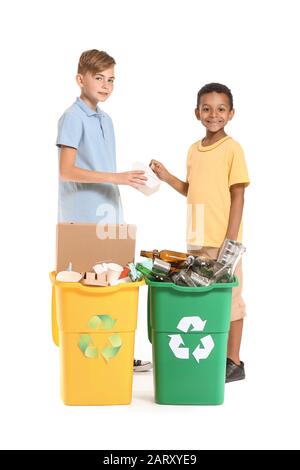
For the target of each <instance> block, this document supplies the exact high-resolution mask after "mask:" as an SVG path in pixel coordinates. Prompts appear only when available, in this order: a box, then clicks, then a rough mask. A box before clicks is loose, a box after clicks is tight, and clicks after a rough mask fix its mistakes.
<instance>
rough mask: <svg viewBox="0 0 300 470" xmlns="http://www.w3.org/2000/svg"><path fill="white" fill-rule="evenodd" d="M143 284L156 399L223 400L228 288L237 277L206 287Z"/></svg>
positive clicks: (185, 402) (167, 402)
mask: <svg viewBox="0 0 300 470" xmlns="http://www.w3.org/2000/svg"><path fill="white" fill-rule="evenodd" d="M146 283H147V284H148V336H149V340H150V342H151V343H152V351H153V370H154V388H155V401H156V403H160V404H165V405H220V404H222V403H223V402H224V388H225V369H226V354H227V339H228V331H229V326H230V312H231V299H232V288H233V287H235V286H237V285H238V283H237V279H236V278H234V282H232V283H227V284H213V285H212V286H209V287H182V286H177V285H175V284H172V283H165V282H153V281H149V280H147V279H146Z"/></svg>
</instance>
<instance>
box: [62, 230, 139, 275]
mask: <svg viewBox="0 0 300 470" xmlns="http://www.w3.org/2000/svg"><path fill="white" fill-rule="evenodd" d="M135 240H136V226H135V225H127V224H122V225H100V224H75V223H59V224H57V232H56V272H59V271H64V270H65V269H66V268H67V266H68V264H69V262H71V263H72V268H73V271H78V272H80V273H82V272H86V271H91V269H92V267H93V266H94V265H95V264H97V263H100V262H103V261H104V262H113V263H118V264H121V265H122V266H125V265H126V264H127V263H132V262H134V255H135Z"/></svg>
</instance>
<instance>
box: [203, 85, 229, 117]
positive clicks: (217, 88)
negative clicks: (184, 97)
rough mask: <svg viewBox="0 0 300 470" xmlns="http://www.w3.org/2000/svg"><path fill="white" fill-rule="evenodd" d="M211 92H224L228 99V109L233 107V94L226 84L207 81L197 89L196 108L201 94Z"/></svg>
mask: <svg viewBox="0 0 300 470" xmlns="http://www.w3.org/2000/svg"><path fill="white" fill-rule="evenodd" d="M212 92H216V93H224V94H225V95H226V96H227V97H228V99H229V105H230V111H231V110H232V109H233V96H232V93H231V90H230V89H229V88H228V87H227V86H226V85H222V84H221V83H208V84H207V85H204V86H203V87H202V88H201V89H200V90H199V91H198V95H197V108H199V104H200V99H201V96H203V95H206V93H212Z"/></svg>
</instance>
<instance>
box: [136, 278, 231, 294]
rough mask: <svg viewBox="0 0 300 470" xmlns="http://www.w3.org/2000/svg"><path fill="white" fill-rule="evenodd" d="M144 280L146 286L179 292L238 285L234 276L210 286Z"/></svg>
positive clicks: (207, 290)
mask: <svg viewBox="0 0 300 470" xmlns="http://www.w3.org/2000/svg"><path fill="white" fill-rule="evenodd" d="M145 282H146V284H147V285H148V286H151V287H158V288H162V289H164V288H165V289H166V288H171V289H174V290H178V291H179V292H192V293H193V292H195V293H196V292H198V293H199V292H209V291H211V290H213V289H228V288H232V287H236V286H238V279H237V277H236V276H234V279H233V281H232V282H224V283H215V284H211V285H210V286H207V287H205V286H201V287H189V286H178V285H177V284H174V283H173V282H157V281H150V280H149V279H147V278H145Z"/></svg>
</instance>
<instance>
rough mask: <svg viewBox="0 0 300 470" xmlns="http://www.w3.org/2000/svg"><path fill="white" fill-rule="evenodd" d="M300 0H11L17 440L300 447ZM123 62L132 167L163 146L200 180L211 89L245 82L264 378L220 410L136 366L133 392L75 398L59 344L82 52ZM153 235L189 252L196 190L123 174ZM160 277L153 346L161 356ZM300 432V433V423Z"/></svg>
mask: <svg viewBox="0 0 300 470" xmlns="http://www.w3.org/2000/svg"><path fill="white" fill-rule="evenodd" d="M297 3H298V2H297V1H289V0H286V1H284V2H283V1H274V0H273V1H263V2H262V1H259V2H258V1H257V2H256V1H253V0H252V1H251V2H250V1H248V2H247V1H244V2H241V1H234V0H227V1H226V2H224V1H218V0H215V1H214V2H207V1H206V2H204V1H201V0H197V1H193V0H186V1H184V2H183V1H175V0H173V1H166V0H151V1H138V0H136V1H134V0H131V1H129V0H125V1H121V0H120V1H116V0H110V1H105V2H104V1H102V0H97V1H92V0H85V1H84V2H79V1H77V0H72V1H63V0H62V1H61V2H59V3H57V4H56V3H54V2H50V1H44V2H38V1H32V0H27V1H26V2H22V1H13V0H11V1H10V2H9V3H7V2H6V3H5V4H3V5H2V7H1V9H2V11H1V28H0V31H1V59H0V66H1V91H2V93H1V95H2V96H1V105H2V112H1V135H2V138H1V174H2V178H1V185H0V189H1V208H2V217H1V220H2V224H1V226H2V230H1V247H2V250H1V341H0V348H1V350H0V351H1V368H0V380H1V386H0V395H1V397H0V409H1V418H0V419H1V424H0V430H1V439H0V442H1V444H0V445H1V447H2V448H22V449H32V448H33V449H39V448H44V449H45V448H50V449H60V448H61V449H63V448H65V449H75V448H79V449H90V448H94V449H116V448H121V449H126V448H128V449H138V448H144V449H220V448H228V449H240V448H241V449H246V448H250V449H251V448H252V449H260V448H271V449H274V448H299V432H298V431H299V429H298V427H299V425H298V423H299V419H300V413H299V393H300V390H299V388H300V387H299V385H300V380H299V375H300V371H299V350H300V342H299V331H300V320H299V318H300V314H299V305H298V289H299V282H298V279H299V250H298V242H299V229H298V226H299V224H298V220H297V219H298V217H299V215H298V214H299V209H298V200H299V197H298V190H297V188H298V187H299V183H298V182H299V173H298V170H299V144H298V128H299V109H300V108H299V80H300V77H299V71H298V69H297V63H298V62H299V41H300V38H299V24H298V14H297ZM90 48H98V49H103V50H106V51H107V52H108V53H109V54H111V55H112V56H113V57H114V58H115V59H116V61H117V66H116V77H117V78H116V85H115V91H114V93H113V96H112V97H111V98H110V99H109V101H108V102H107V103H105V104H104V105H103V109H104V110H105V111H107V112H108V113H109V114H110V115H111V116H112V118H113V121H114V125H115V131H116V136H117V160H118V168H119V170H120V171H121V170H122V171H125V170H127V169H130V168H131V164H132V162H133V161H136V160H139V161H144V162H146V163H147V162H149V161H150V159H151V158H153V157H156V158H158V159H160V160H162V161H163V162H164V163H165V165H166V166H167V168H168V169H169V170H170V171H171V172H173V173H174V174H176V175H177V176H178V177H181V178H182V179H184V178H185V159H186V152H187V148H188V147H189V145H190V144H191V143H193V142H194V141H196V140H198V139H199V138H201V137H202V136H203V128H202V127H201V124H199V122H198V121H197V120H196V119H195V117H194V107H195V100H196V95H197V91H198V89H199V88H200V87H201V86H202V85H204V84H205V83H208V82H211V81H218V82H221V83H225V84H227V85H228V86H229V87H230V88H231V89H232V92H233V95H234V102H235V108H236V115H235V117H234V119H233V121H232V122H231V123H230V125H229V126H228V129H227V132H228V133H229V134H230V135H232V136H233V137H234V138H235V139H236V140H238V141H239V142H240V143H241V144H242V146H243V147H244V150H245V153H246V158H247V163H248V167H249V172H250V177H251V185H250V187H249V188H247V190H246V204H245V217H244V244H245V245H246V246H247V253H246V255H245V257H244V272H245V289H244V292H245V293H244V296H245V300H246V302H247V307H248V318H247V320H246V322H245V331H244V337H243V345H242V359H243V360H244V361H245V363H246V373H247V380H246V381H243V382H239V383H232V384H228V385H226V396H225V403H224V405H222V406H217V407H201V406H199V407H189V406H186V407H176V406H173V407H172V406H159V405H156V404H154V403H153V386H152V375H151V374H146V375H139V376H135V377H134V387H133V401H132V404H131V405H130V406H116V407H66V406H64V405H63V404H62V402H61V400H60V397H59V355H58V349H57V348H56V347H55V346H54V345H53V344H52V342H51V331H50V294H51V289H50V282H49V279H48V272H49V271H50V270H52V269H53V268H54V253H55V224H56V208H57V152H56V148H55V139H56V125H57V120H58V118H59V117H60V115H61V114H62V113H63V111H64V110H65V109H66V108H67V107H68V106H70V104H72V102H73V101H74V99H75V97H76V96H77V95H78V89H77V86H76V84H75V78H74V77H75V74H76V67H77V61H78V58H79V55H80V54H81V52H82V51H84V50H86V49H90ZM121 192H122V198H123V203H124V208H125V214H126V219H127V222H130V223H136V224H138V241H137V254H138V253H139V250H140V249H141V248H143V249H153V248H158V249H163V248H169V249H175V250H176V249H177V250H182V251H184V250H185V209H186V208H185V200H184V198H183V197H182V196H180V195H179V194H177V193H175V191H173V190H171V188H169V187H167V186H166V185H162V188H161V191H160V192H159V193H157V194H155V195H153V196H152V197H150V198H146V197H145V196H143V195H142V194H141V193H138V192H137V191H135V190H134V189H132V188H129V187H122V188H121ZM145 300H146V288H144V289H142V291H141V295H140V309H139V322H138V330H137V334H136V354H135V355H136V357H141V358H143V359H147V358H150V357H151V346H150V344H149V343H148V340H147V336H146V319H145V316H146V308H145ZM297 430H298V431H297Z"/></svg>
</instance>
